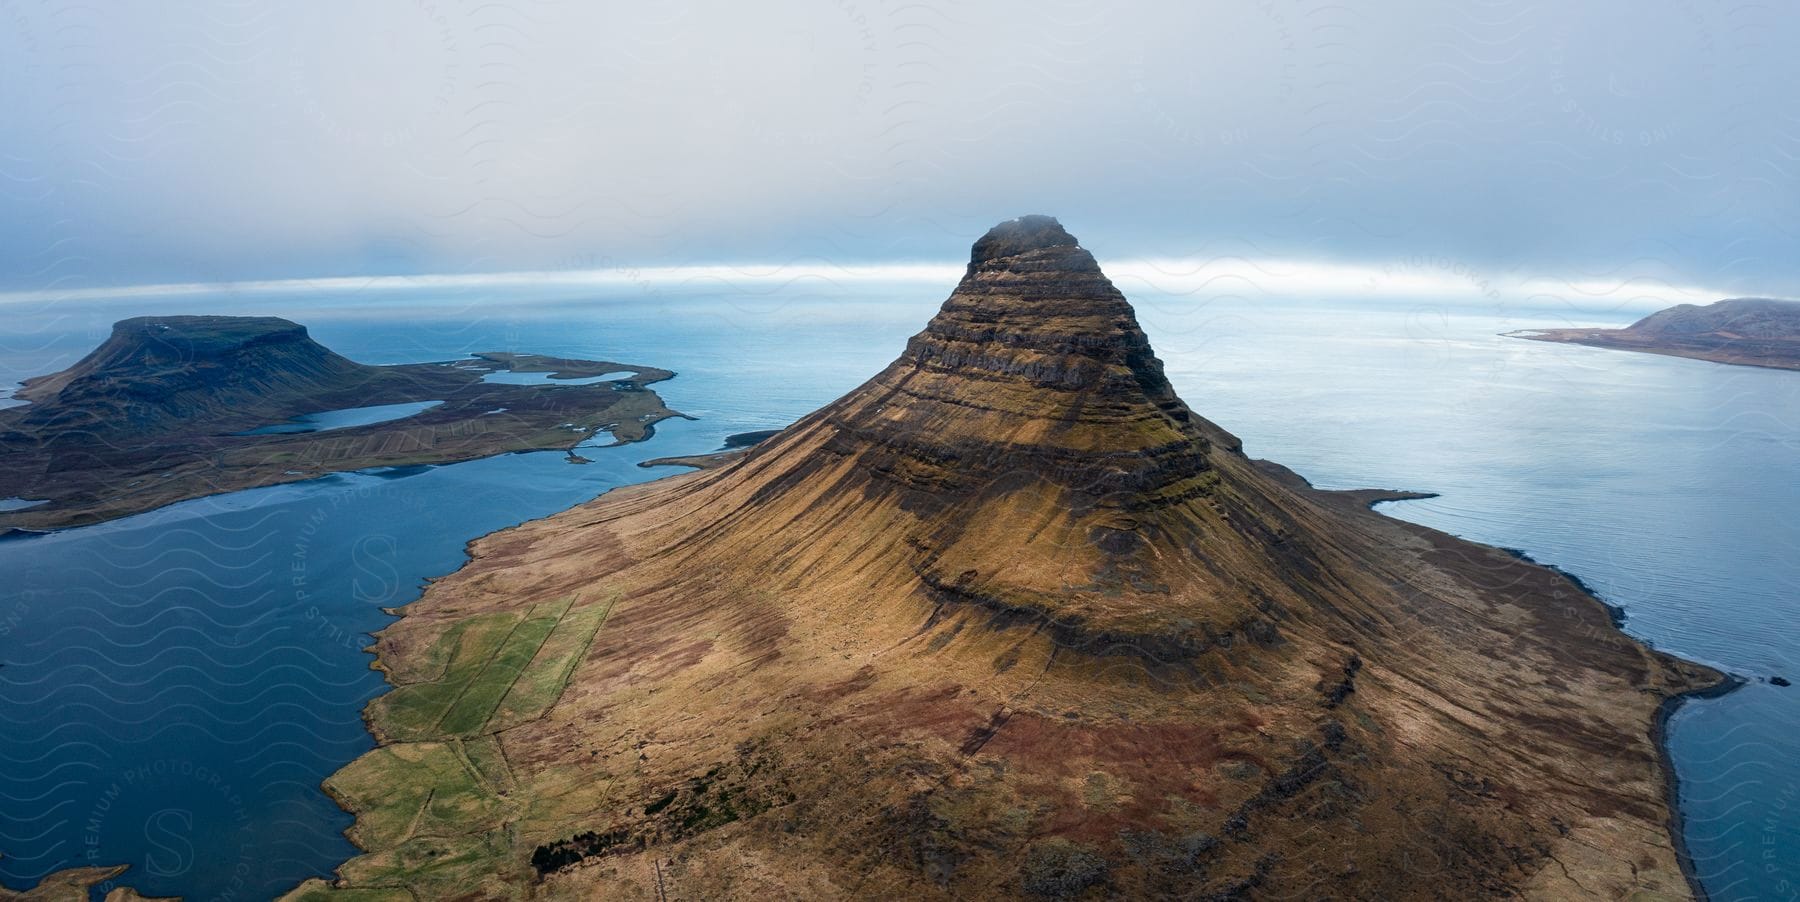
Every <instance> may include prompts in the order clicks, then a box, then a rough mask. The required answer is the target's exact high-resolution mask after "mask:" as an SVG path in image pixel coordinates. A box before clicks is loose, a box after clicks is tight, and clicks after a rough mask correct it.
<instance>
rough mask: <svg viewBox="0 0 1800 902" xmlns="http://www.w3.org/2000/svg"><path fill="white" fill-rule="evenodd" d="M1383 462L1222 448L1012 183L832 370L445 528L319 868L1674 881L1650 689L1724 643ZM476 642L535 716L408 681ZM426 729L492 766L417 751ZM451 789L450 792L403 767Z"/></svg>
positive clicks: (765, 883) (345, 780)
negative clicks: (867, 340)
mask: <svg viewBox="0 0 1800 902" xmlns="http://www.w3.org/2000/svg"><path fill="white" fill-rule="evenodd" d="M1384 497H1386V498H1392V497H1402V495H1399V494H1386V495H1384V494H1382V493H1371V492H1355V493H1329V492H1319V491H1315V490H1313V489H1311V488H1310V487H1308V486H1307V485H1306V484H1305V483H1304V481H1302V480H1301V479H1299V478H1298V477H1296V476H1294V475H1293V474H1292V473H1289V472H1288V471H1286V470H1284V469H1282V468H1280V467H1279V466H1276V465H1273V464H1268V463H1265V462H1260V461H1254V460H1251V459H1249V458H1247V457H1245V456H1244V454H1243V453H1242V450H1241V444H1240V443H1239V442H1238V441H1237V439H1236V438H1234V437H1233V436H1231V435H1230V434H1229V433H1227V432H1225V431H1224V430H1222V429H1220V428H1219V427H1217V426H1215V425H1213V424H1211V423H1209V422H1207V421H1206V420H1205V419H1203V418H1201V417H1199V416H1197V415H1195V414H1194V413H1193V412H1192V411H1190V410H1189V408H1188V407H1187V406H1186V405H1185V404H1184V403H1183V402H1182V401H1181V399H1180V398H1178V397H1177V396H1176V395H1175V393H1174V391H1173V389H1172V388H1171V387H1170V385H1169V383H1168V380H1167V379H1166V378H1165V377H1164V375H1163V369H1162V365H1161V363H1160V362H1159V361H1158V360H1157V359H1156V357H1155V355H1154V353H1152V351H1151V348H1150V344H1149V342H1148V340H1147V339H1146V338H1145V336H1144V333H1143V331H1142V329H1141V328H1139V326H1138V323H1137V321H1136V317H1135V315H1134V314H1133V311H1132V309H1131V307H1130V305H1129V304H1128V303H1127V302H1126V301H1125V299H1124V298H1123V297H1122V296H1121V295H1120V293H1119V292H1118V291H1117V290H1116V289H1115V288H1114V287H1113V286H1112V284H1111V283H1110V282H1109V281H1108V280H1107V279H1106V277H1105V276H1104V275H1103V274H1102V273H1101V271H1100V269H1099V267H1098V266H1097V265H1096V264H1095V262H1094V260H1093V258H1092V256H1091V255H1089V254H1088V253H1087V251H1085V250H1083V249H1082V248H1081V247H1080V246H1079V244H1078V243H1077V242H1076V241H1075V239H1074V238H1073V237H1071V236H1069V234H1068V233H1067V232H1065V231H1064V230H1063V229H1062V228H1061V226H1060V225H1058V224H1057V223H1056V222H1055V221H1054V220H1051V219H1048V218H1047V217H1026V218H1024V219H1020V220H1013V221H1011V222H1007V223H1002V224H1001V225H999V226H997V227H996V228H995V229H994V230H993V231H991V232H990V233H989V234H988V235H987V236H985V237H983V238H982V239H981V240H980V241H978V242H977V243H976V245H975V250H974V253H973V254H972V257H971V261H970V265H969V268H968V270H967V272H966V274H965V275H964V277H963V279H962V281H961V283H960V284H959V285H958V286H957V287H956V290H955V291H954V292H953V293H952V294H951V296H950V298H949V299H948V300H947V301H946V302H945V303H944V306H943V308H942V310H941V311H940V312H939V313H938V315H937V316H936V317H935V318H934V319H933V320H932V321H931V322H930V323H929V324H928V325H927V326H926V328H925V330H924V331H923V332H921V333H920V334H919V335H917V336H916V337H914V338H913V339H912V340H911V341H910V342H909V343H908V346H907V348H906V351H905V352H904V353H903V354H902V355H901V356H900V358H899V359H898V360H896V361H895V362H894V363H893V364H892V365H890V366H888V367H887V368H886V369H884V370H882V371H881V372H880V373H879V374H877V375H876V376H875V377H874V378H872V379H871V380H869V381H868V382H867V383H865V384H864V385H862V386H861V387H859V388H857V389H855V390H854V391H852V392H850V393H849V394H847V395H846V396H844V397H843V398H841V399H839V400H837V401H836V402H834V403H832V404H830V405H828V406H826V407H825V408H823V409H822V410H820V411H818V412H816V413H814V414H812V415H810V416H808V417H806V418H804V419H802V420H801V421H799V422H797V423H795V424H794V425H792V426H790V427H789V428H787V429H785V430H783V431H782V432H781V433H779V434H778V435H776V436H774V437H772V438H770V439H768V440H766V441H764V442H761V443H759V444H758V445H757V446H756V447H754V448H753V449H751V450H750V451H749V452H748V453H747V454H744V455H743V456H741V457H739V458H736V459H735V460H732V461H729V462H725V463H723V465H722V466H718V467H716V468H714V469H710V470H706V471H702V472H698V473H691V474H685V475H682V476H678V477H674V478H671V479H668V480H663V481H661V482H658V483H652V484H648V485H644V486H637V487H632V488H629V489H622V490H617V491H614V492H612V493H609V494H608V495H606V496H603V497H602V498H600V499H599V500H597V501H595V502H593V503H591V504H588V505H584V506H582V507H579V508H576V509H574V510H571V511H569V512H566V513H564V514H561V515H558V516H556V517H552V518H550V519H547V520H544V521H539V522H536V523H531V524H526V525H524V526H521V527H519V528H516V529H513V530H508V531H506V532H504V533H499V534H496V535H494V536H490V537H488V538H487V539H484V540H481V541H479V542H477V543H475V545H474V546H473V559H472V561H471V562H470V563H469V565H468V566H466V567H465V568H464V569H463V570H462V571H460V572H459V573H457V574H455V575H453V576H450V577H448V578H446V579H444V580H442V581H439V582H437V583H435V584H434V585H433V586H432V587H431V589H430V590H429V591H428V592H427V593H426V594H425V596H424V598H423V599H422V600H421V601H419V602H418V603H416V604H414V605H412V606H410V607H409V608H408V609H407V610H406V612H405V613H406V616H405V617H404V618H403V619H402V620H401V621H399V622H398V623H397V624H395V625H394V626H393V627H391V628H389V629H387V630H385V631H384V632H383V633H382V634H381V635H380V636H379V643H378V646H377V648H378V651H379V654H380V657H381V661H382V665H383V666H384V668H386V669H387V670H388V671H389V672H390V673H391V674H392V678H393V679H394V681H395V682H396V684H398V686H399V688H398V689H396V690H395V692H394V693H393V695H392V696H391V697H389V700H377V702H376V703H374V704H373V705H372V706H371V708H370V710H369V712H368V717H369V721H370V723H371V725H372V726H373V728H374V729H375V730H376V732H377V735H378V736H380V737H382V738H383V741H384V746H383V748H382V749H379V750H378V751H376V752H374V753H371V755H370V756H369V757H367V758H365V759H363V760H361V761H359V762H357V763H356V764H353V765H352V766H351V767H350V768H347V769H346V771H345V772H344V773H342V774H340V775H339V776H337V777H334V778H333V782H332V783H331V784H330V785H332V786H333V787H335V789H334V792H336V793H337V794H338V797H339V798H342V799H344V800H345V802H346V804H347V805H348V806H349V807H350V808H351V809H352V810H354V811H356V813H357V814H358V817H359V821H358V824H359V826H358V828H357V830H356V831H353V836H358V837H361V838H360V839H359V842H361V843H362V844H363V846H364V848H365V849H366V850H367V852H368V854H367V855H365V856H363V857H360V858H358V859H356V860H354V861H352V862H350V863H349V864H348V865H346V866H345V868H344V871H343V876H344V879H343V881H342V883H341V884H340V886H341V887H359V886H394V885H405V886H408V887H409V888H411V889H412V890H414V891H415V892H416V893H417V894H419V895H421V896H432V895H437V894H441V893H444V892H451V891H456V892H466V893H469V894H472V895H474V896H479V897H489V896H492V897H505V896H512V895H518V894H522V893H526V892H529V893H531V894H534V895H535V896H536V897H539V898H589V897H593V896H595V895H605V896H608V897H621V898H624V897H639V898H652V897H663V896H666V897H669V898H678V897H679V898H689V897H691V898H743V899H748V898H758V897H764V896H780V897H807V898H815V897H817V898H823V897H831V898H843V897H852V898H855V897H883V898H885V897H909V898H945V899H949V898H993V897H1021V896H1023V897H1033V896H1035V897H1064V898H1100V897H1103V896H1118V897H1126V898H1144V897H1167V898H1221V899H1223V898H1265V897H1266V898H1293V897H1306V898H1313V897H1321V896H1325V897H1334V898H1365V899H1436V898H1464V899H1466V898H1503V897H1514V896H1533V897H1539V898H1555V899H1564V898H1620V897H1626V896H1631V895H1633V894H1637V895H1642V896H1645V897H1655V896H1658V895H1661V896H1667V897H1684V896H1686V895H1687V894H1688V887H1687V885H1686V883H1685V881H1684V878H1683V873H1682V870H1681V867H1680V863H1679V856H1678V855H1677V852H1676V849H1675V845H1674V843H1673V841H1672V839H1671V837H1670V834H1669V832H1668V828H1667V824H1668V820H1669V816H1670V809H1669V805H1668V802H1667V800H1666V799H1665V798H1664V789H1665V774H1664V771H1663V769H1662V764H1661V761H1660V759H1659V756H1658V751H1657V747H1656V744H1655V743H1654V741H1653V740H1652V730H1653V723H1654V721H1655V718H1656V716H1657V712H1658V709H1659V706H1660V705H1661V704H1662V703H1663V702H1664V700H1666V699H1668V698H1671V697H1674V696H1677V695H1680V694H1682V693H1685V692H1689V691H1692V690H1695V689H1699V688H1703V687H1707V686H1710V685H1713V684H1715V683H1716V682H1717V681H1718V679H1719V676H1718V674H1716V673H1713V672H1712V671H1709V670H1707V669H1705V668H1702V667H1698V666H1695V665H1691V664H1687V663H1685V662H1680V661H1676V660H1673V659H1670V658H1668V657H1666V656H1663V655H1660V654H1658V653H1656V652H1654V651H1652V650H1649V649H1646V648H1644V647H1642V646H1640V645H1638V644H1636V643H1634V642H1632V641H1630V640H1629V639H1627V638H1626V637H1625V636H1623V635H1622V634H1620V633H1619V632H1617V630H1616V629H1615V627H1614V625H1613V623H1612V622H1611V620H1610V617H1609V612H1608V611H1607V609H1606V608H1605V607H1604V606H1603V605H1601V604H1600V603H1599V602H1598V601H1597V600H1595V599H1594V598H1592V597H1591V596H1589V595H1587V594H1585V593H1584V592H1583V591H1581V590H1580V588H1579V587H1578V586H1576V585H1575V584H1574V583H1572V582H1570V581H1569V580H1568V579H1566V578H1564V577H1563V576H1561V575H1559V574H1557V573H1554V572H1551V571H1549V570H1546V569H1544V568H1541V567H1538V566H1535V565H1533V564H1531V563H1530V562H1528V561H1523V560H1520V559H1517V558H1515V557H1513V556H1511V555H1508V554H1507V553H1505V552H1503V551H1500V550H1498V549H1492V548H1486V547H1483V546H1477V545H1473V544H1470V543H1467V542H1463V541H1460V540H1458V539H1455V538H1453V537H1451V536H1447V535H1444V534H1442V533H1437V532H1433V531H1431V530H1428V529H1424V528H1422V527H1418V526H1413V525H1410V524H1406V523H1401V522H1398V521H1395V520H1391V519H1388V518H1385V517H1382V516H1380V515H1378V514H1375V513H1373V512H1371V511H1370V510H1368V509H1367V505H1368V504H1369V503H1370V502H1372V501H1374V500H1379V499H1381V498H1384ZM578 616H587V617H593V618H601V619H603V620H604V625H603V626H600V627H599V628H598V629H597V631H596V632H594V633H592V639H591V642H590V643H589V644H588V645H586V646H585V652H584V653H583V654H582V656H581V657H580V660H579V661H578V662H577V663H575V664H574V665H572V666H571V667H570V668H569V669H567V670H566V671H562V670H557V671H554V672H553V671H552V670H550V669H548V668H549V666H550V665H549V664H548V663H547V661H546V662H545V663H542V665H541V666H542V667H543V668H545V669H543V670H542V671H539V670H536V669H534V668H538V667H540V662H538V661H537V659H535V658H533V659H532V663H531V664H529V665H526V666H525V669H524V671H523V675H519V674H520V671H519V670H518V669H517V668H516V667H512V666H510V665H509V666H508V667H504V668H503V667H500V666H499V664H498V663H496V664H495V665H494V666H492V667H488V666H486V665H484V663H483V662H485V661H487V660H488V659H489V658H491V659H492V660H493V661H495V662H501V661H507V660H516V659H519V657H520V656H523V657H526V658H530V657H531V655H530V653H529V651H528V650H509V649H510V645H509V643H510V642H511V641H512V640H511V639H508V638H497V639H492V640H489V639H484V638H479V637H484V636H497V637H509V636H515V635H520V634H530V635H534V636H536V635H542V634H543V633H544V631H549V635H550V636H551V637H552V638H551V642H550V643H549V644H554V643H555V637H556V636H558V635H559V634H561V631H563V630H565V629H566V627H565V626H564V625H565V624H567V623H569V621H570V618H572V617H578ZM472 637H476V638H472ZM546 647H547V646H546ZM558 660H560V659H558ZM447 668H448V669H447ZM494 672H500V673H503V674H505V675H507V676H508V678H509V679H511V678H513V677H514V676H516V677H517V680H516V682H515V683H513V684H512V685H524V684H529V685H532V686H539V685H542V681H543V680H547V679H550V678H551V675H553V673H554V674H560V675H561V679H563V680H564V681H565V682H557V683H555V684H554V685H555V686H556V687H557V688H556V690H555V691H556V695H555V701H554V703H553V704H548V705H547V707H544V708H543V709H542V711H541V713H538V714H536V715H535V716H533V717H532V718H530V719H528V720H520V719H519V718H518V717H516V716H511V715H509V714H508V710H509V709H508V707H507V706H506V705H505V704H501V705H498V706H496V707H494V708H493V711H492V713H488V712H486V711H485V710H483V711H476V712H474V714H472V715H471V714H469V713H468V712H464V713H462V714H456V715H445V717H444V719H442V720H435V721H434V720H433V719H432V718H433V715H432V714H431V713H430V712H426V713H424V714H421V713H420V709H421V705H422V702H420V701H419V700H420V699H427V698H431V697H433V696H434V695H436V694H443V695H445V696H453V697H456V698H460V699H471V698H490V697H491V698H498V697H499V694H500V693H503V692H507V691H510V690H507V689H505V688H504V687H488V686H486V685H485V681H487V680H488V679H489V677H488V676H487V675H488V674H490V673H494ZM540 672H541V673H542V674H543V676H534V674H538V673H540ZM458 704H464V703H462V702H459V703H458ZM484 718H485V719H484ZM452 721H454V722H455V723H456V724H457V725H458V726H457V727H456V729H454V730H449V729H446V728H445V727H444V726H442V725H443V724H447V723H451V722H452ZM421 723H423V724H426V725H425V726H423V727H421V726H420V724H421ZM433 724H436V725H433ZM444 748H451V749H460V754H464V755H466V756H467V757H468V758H469V760H471V761H474V762H476V765H475V766H476V770H477V771H479V772H482V773H486V772H487V771H488V770H490V768H488V767H485V766H483V765H481V764H480V762H482V761H486V760H489V759H498V760H503V761H504V762H505V763H506V766H505V782H504V784H503V785H501V784H499V783H496V787H495V788H494V789H493V790H492V791H491V792H489V791H481V790H477V791H473V792H471V791H470V790H468V789H467V788H466V787H464V786H462V784H461V783H460V782H457V781H456V780H452V779H451V778H449V777H446V772H445V771H444V770H443V768H442V767H438V766H431V767H427V766H425V765H423V764H420V763H417V762H424V761H429V760H431V759H432V758H433V756H437V755H442V754H447V753H444V752H441V751H440V750H441V749H444ZM447 780H449V781H450V782H446V781H447ZM451 783H456V785H455V786H452V785H451ZM445 793H461V795H456V796H455V798H456V799H457V800H458V801H457V802H456V805H457V806H459V808H458V810H466V811H478V812H480V814H479V816H470V817H466V818H464V819H462V820H461V821H458V822H456V823H454V824H451V823H448V822H445V821H443V820H441V819H434V818H435V817H436V816H435V815H434V814H433V809H432V808H430V807H429V803H428V804H427V806H426V807H421V806H420V804H419V802H418V800H420V799H426V800H431V799H444V798H446V796H445ZM407 823H421V824H426V825H427V826H428V828H429V829H427V828H426V827H421V828H420V832H417V833H414V834H410V835H398V834H395V833H393V832H391V831H388V832H384V830H386V828H385V827H384V826H383V825H393V824H407ZM365 824H366V825H368V826H367V827H366V828H365V827H364V826H363V825H365ZM427 851H430V853H431V855H432V856H437V857H435V858H427V857H426V852H427ZM477 859H479V860H480V861H481V862H482V863H481V865H480V866H479V867H478V868H477V867H474V866H470V867H466V868H464V869H462V870H459V871H456V872H455V875H456V876H455V879H456V880H457V881H460V882H454V883H453V882H451V877H450V876H448V874H449V873H450V872H448V871H439V870H435V869H434V868H432V867H427V866H424V865H422V864H420V865H417V866H413V865H405V864H403V863H405V862H415V863H417V862H425V861H428V860H431V861H435V860H445V861H459V862H469V861H475V860H477ZM380 881H386V882H380ZM330 889H331V888H330V887H327V886H324V885H318V884H315V885H311V886H309V887H307V888H306V890H305V892H304V893H303V894H301V896H302V897H311V895H312V894H327V895H328V894H329V892H330Z"/></svg>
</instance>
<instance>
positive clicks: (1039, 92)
mask: <svg viewBox="0 0 1800 902" xmlns="http://www.w3.org/2000/svg"><path fill="white" fill-rule="evenodd" d="M1796 38H1800V6H1796V5H1795V4H1784V3H1768V2H1737V0H1713V2H1709V0H1631V2H1626V0H1583V2H1581V3H1555V4H1550V3H1526V2H1510V0H1494V2H1441V0H1430V2H1427V0H1381V2H1377V0H1197V2H1148V0H1135V2H1129V0H1128V2H1106V3H1100V2H1079V3H1076V2H1055V0H1050V2H1043V0H1040V2H1031V3H1015V2H976V0H961V2H947V0H893V2H877V0H781V2H768V3H745V2H669V3H662V2H658V3H635V4H623V3H600V2H594V3H589V2H573V0H563V2H555V0H468V2H457V0H318V2H308V3H284V4H277V3H272V2H262V0H235V2H205V0H197V2H184V3H181V4H150V3H124V2H111V0H0V291H8V292H27V293H32V294H34V295H43V294H45V293H50V294H55V293H58V292H83V291H95V290H98V289H101V288H105V287H108V286H123V285H142V284H155V283H204V282H221V281H255V280H279V279H295V278H319V277H356V276H369V275H406V274H421V273H431V274H446V275H462V276H471V275H472V274H489V273H505V272H517V271H531V272H549V273H576V272H579V273H590V274H591V273H598V274H600V277H604V276H605V275H606V274H608V273H610V274H612V275H613V276H615V277H619V278H628V277H630V274H632V273H635V272H638V271H640V270H643V269H645V268H653V267H682V266H693V265H708V266H717V265H726V266H731V267H737V268H738V269H739V270H755V271H757V272H762V273H770V272H777V273H778V272H781V271H783V270H784V269H788V268H799V269H804V268H806V267H814V268H825V269H832V268H836V269H838V270H840V271H850V270H858V268H859V267H862V268H865V269H866V268H867V267H870V266H876V267H882V266H892V265H897V264H919V265H927V266H928V267H929V266H935V267H938V269H939V270H941V268H942V267H943V266H944V265H945V264H955V263H956V262H958V261H961V260H964V259H966V255H967V253H968V246H969V244H970V243H971V242H972V241H973V240H974V239H975V238H976V237H978V236H979V235H980V234H981V233H982V232H983V231H984V230H985V229H986V228H987V227H988V226H990V225H992V224H993V223H995V222H997V221H999V220H1002V219H1007V218H1010V217H1013V216H1017V215H1021V214H1025V213H1048V214H1052V215H1056V216H1058V217H1059V218H1060V219H1061V220H1062V221H1063V223H1064V224H1065V225H1066V226H1067V227H1068V228H1069V229H1070V231H1072V232H1073V233H1074V234H1076V235H1077V236H1079V237H1080V238H1081V239H1082V241H1083V244H1084V245H1085V246H1087V247H1089V248H1090V249H1092V250H1094V252H1095V253H1096V255H1097V256H1099V257H1100V258H1101V260H1102V261H1103V262H1106V261H1110V260H1123V261H1137V263H1135V264H1134V265H1139V266H1145V265H1148V266H1150V267H1151V271H1153V272H1159V273H1164V274H1173V275H1172V276H1171V277H1177V276H1178V277H1181V278H1187V279H1191V280H1195V281H1196V284H1204V283H1205V282H1206V280H1207V278H1208V274H1209V273H1212V272H1215V271H1218V270H1220V269H1222V268H1223V269H1235V270H1238V271H1247V272H1251V273H1255V272H1264V273H1268V272H1276V271H1295V270H1294V268H1295V267H1299V268H1303V269H1305V271H1306V272H1308V273H1315V274H1319V273H1322V274H1325V275H1324V276H1321V278H1334V277H1336V276H1332V275H1331V274H1334V273H1336V274H1340V275H1341V276H1342V277H1343V278H1347V279H1353V280H1363V281H1365V282H1366V281H1369V280H1375V281H1380V280H1383V279H1390V280H1394V281H1396V282H1403V281H1405V280H1408V279H1424V280H1427V281H1430V280H1435V281H1437V282H1440V283H1446V284H1448V283H1465V284H1468V285H1471V286H1475V287H1476V288H1477V289H1478V290H1479V289H1480V286H1483V285H1490V284H1508V285H1521V284H1523V285H1530V284H1559V285H1562V286H1566V288H1565V290H1568V291H1585V290H1587V289H1586V287H1585V286H1612V287H1611V288H1610V289H1595V290H1612V291H1619V292H1623V293H1624V294H1626V295H1630V294H1633V293H1641V292H1655V291H1658V290H1671V291H1674V292H1675V293H1677V294H1680V293H1683V292H1685V293H1687V294H1690V295H1694V296H1702V295H1706V294H1708V293H1716V294H1717V295H1718V296H1724V295H1726V294H1743V295H1750V294H1760V295H1772V296H1800V253H1795V251H1796V250H1797V249H1800V240H1797V238H1800V180H1797V177H1800V92H1797V91H1795V90H1793V86H1794V85H1795V84H1800V54H1795V53H1793V52H1792V51H1791V47H1792V46H1793V45H1794V44H1795V39H1796ZM1282 267H1288V269H1287V270H1283V269H1282ZM858 271H861V270H858ZM933 271H935V270H933Z"/></svg>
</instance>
